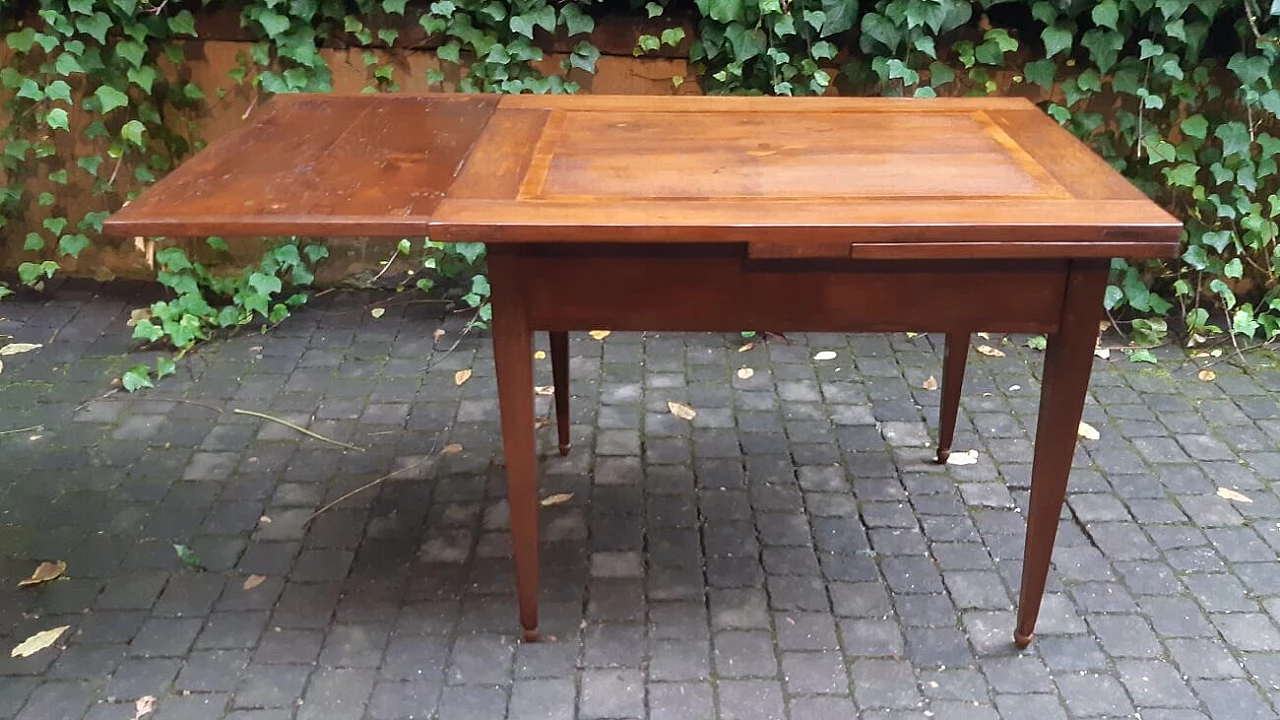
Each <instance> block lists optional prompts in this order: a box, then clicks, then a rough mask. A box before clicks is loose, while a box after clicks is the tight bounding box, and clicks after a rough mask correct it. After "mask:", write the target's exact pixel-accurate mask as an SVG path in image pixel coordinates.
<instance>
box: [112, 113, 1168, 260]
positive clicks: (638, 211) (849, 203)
mask: <svg viewBox="0 0 1280 720" xmlns="http://www.w3.org/2000/svg"><path fill="white" fill-rule="evenodd" d="M107 230H108V232H113V233H118V234H132V235H272V234H296V235H318V236H324V235H364V236H388V237H399V236H405V235H430V236H431V237H432V238H433V239H436V240H443V241H450V240H458V241H460V240H483V241H487V242H498V243H503V242H516V243H526V242H537V243H562V242H588V241H589V242H606V243H614V242H617V243H672V242H674V243H689V242H709V243H712V242H737V243H742V242H747V243H752V244H754V246H756V247H759V248H765V249H770V250H767V251H765V252H764V254H773V255H780V256H788V255H799V256H804V255H809V254H826V253H825V252H815V251H814V248H828V249H829V248H832V247H836V248H840V247H843V248H845V249H848V248H850V247H852V248H853V249H854V255H855V256H856V255H857V254H858V253H857V250H858V248H859V247H864V249H866V250H871V249H872V248H885V247H888V248H892V250H891V252H890V254H891V255H893V256H895V257H897V256H901V257H947V256H951V257H954V256H957V255H959V256H965V257H1112V256H1127V257H1168V256H1171V255H1173V254H1175V253H1176V250H1177V246H1178V241H1179V235H1180V231H1181V224H1180V223H1179V222H1178V221H1177V220H1176V219H1175V218H1173V217H1172V216H1170V215H1169V214H1168V213H1166V212H1165V211H1163V210H1162V209H1160V208H1159V207H1158V206H1157V205H1155V204H1154V203H1153V202H1151V200H1149V199H1148V198H1147V197H1146V196H1145V195H1143V194H1142V193H1141V192H1140V191H1138V190H1137V189H1136V188H1134V187H1133V186H1132V185H1131V184H1129V182H1128V181H1127V180H1125V179H1124V178H1123V177H1122V176H1121V175H1120V174H1119V173H1117V172H1116V171H1115V170H1113V169H1112V168H1111V167H1110V166H1109V165H1108V164H1107V163H1106V162H1104V161H1103V160H1102V159H1101V158H1099V157H1098V156H1096V155H1095V154H1094V153H1093V152H1092V151H1090V150H1089V149H1088V148H1087V147H1086V146H1085V145H1084V144H1082V143H1080V142H1079V141H1078V140H1076V139H1075V138H1074V137H1072V136H1071V135H1070V133H1068V132H1067V131H1066V130H1064V129H1062V128H1061V127H1059V126H1058V124H1057V123H1056V122H1054V121H1053V120H1052V119H1050V118H1049V117H1047V116H1046V115H1045V114H1044V113H1043V112H1041V111H1040V110H1039V109H1038V108H1036V107H1035V106H1034V105H1033V104H1031V103H1030V102H1028V101H1026V100H1022V99H1016V98H963V99H931V100H912V99H885V98H777V97H696V96H679V97H650V96H532V95H511V96H492V95H443V94H425V95H375V96H371V95H358V96H335V95H291V96H279V97H276V98H274V99H273V100H272V101H271V102H270V103H268V104H267V106H266V107H265V108H264V109H263V111H261V112H260V113H258V114H257V115H255V116H254V117H253V118H251V119H250V120H249V121H248V122H246V123H245V124H244V125H243V126H241V127H240V128H239V129H238V130H236V131H234V132H233V133H231V134H230V135H228V136H227V137H224V138H222V139H220V140H218V141H217V142H214V143H212V144H211V145H210V146H209V147H208V148H206V149H204V150H202V151H201V152H199V153H198V154H196V155H195V156H194V157H193V158H191V159H190V160H188V161H187V162H185V163H184V164H182V165H181V166H180V167H179V168H177V169H176V170H175V171H174V172H172V173H171V174H170V175H169V176H167V177H166V178H164V179H163V180H161V181H160V182H159V183H158V184H157V185H156V186H154V187H153V188H151V189H150V190H149V191H147V192H146V193H144V194H143V196H142V197H141V198H140V199H138V200H136V201H134V202H133V203H131V204H130V205H128V206H127V207H125V208H124V209H122V210H121V211H120V212H119V213H117V214H116V215H115V216H114V217H112V218H111V219H110V220H109V221H108V222H107ZM870 256H874V253H871V255H870Z"/></svg>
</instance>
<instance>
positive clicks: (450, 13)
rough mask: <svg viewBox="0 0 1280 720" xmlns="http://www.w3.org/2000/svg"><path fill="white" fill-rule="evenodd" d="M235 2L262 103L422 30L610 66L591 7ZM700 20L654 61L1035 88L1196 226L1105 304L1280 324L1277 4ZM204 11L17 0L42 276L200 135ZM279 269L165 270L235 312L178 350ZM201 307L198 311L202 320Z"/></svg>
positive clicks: (935, 2) (763, 11)
mask: <svg viewBox="0 0 1280 720" xmlns="http://www.w3.org/2000/svg"><path fill="white" fill-rule="evenodd" d="M631 4H632V7H633V8H634V10H635V11H636V12H638V13H641V14H643V15H646V16H648V17H649V18H661V17H665V16H669V15H671V16H674V15H675V13H672V12H670V11H669V10H668V2H667V0H654V1H652V2H642V0H631ZM237 7H238V9H239V12H240V17H241V22H242V24H243V25H244V26H245V27H246V28H248V29H249V30H250V31H251V32H253V33H255V34H256V36H257V38H258V41H257V42H256V43H255V44H253V45H252V46H251V47H250V48H249V49H248V50H247V51H246V52H245V53H244V55H243V57H242V58H241V65H240V67H239V68H237V69H236V70H235V71H234V72H233V74H232V77H233V79H234V80H237V81H239V82H241V83H245V84H247V85H249V86H250V87H252V88H253V89H254V90H255V92H258V93H263V94H269V93H279V92H295V91H303V90H315V91H326V90H329V89H331V87H332V74H331V72H330V70H329V68H328V65H327V64H326V61H325V60H324V56H323V55H322V54H321V53H320V52H319V51H318V50H319V48H321V47H333V46H345V47H352V48H356V49H357V50H356V54H355V55H353V57H358V58H360V61H361V62H363V65H364V68H365V70H366V73H367V87H366V88H365V89H366V90H368V91H371V92H376V91H394V90H396V89H398V88H399V87H400V82H401V80H403V78H402V77H400V76H399V75H398V73H401V72H403V71H402V70H401V69H400V68H401V67H402V64H399V63H393V62H391V60H390V59H389V58H394V54H395V52H396V48H398V47H402V46H404V45H405V43H406V38H407V37H409V36H410V35H411V33H410V32H409V31H410V30H413V31H415V32H417V35H418V37H421V36H422V33H425V35H426V36H427V37H428V38H430V39H431V44H432V45H436V44H438V45H439V49H438V51H437V54H438V57H439V61H440V62H439V65H438V67H436V68H433V69H431V70H429V71H427V75H428V77H427V78H426V79H427V80H428V82H429V83H431V85H432V86H433V87H437V88H440V89H457V90H462V91H492V92H572V91H575V90H577V89H578V85H577V83H576V82H575V81H574V80H572V79H570V78H571V77H577V78H581V77H582V76H581V74H580V73H581V72H583V71H586V72H591V71H593V70H594V68H595V63H596V61H597V60H598V58H599V52H598V50H597V49H596V48H595V47H594V46H593V45H592V44H591V42H590V38H591V33H592V32H593V30H594V28H595V21H594V19H593V17H592V11H593V10H594V7H593V5H592V0H569V1H568V2H561V3H557V2H550V1H549V0H420V1H419V2H414V3H409V2H407V1H406V0H325V2H314V1H308V0H301V1H298V2H287V3H286V2H280V0H248V2H244V3H241V4H239V5H238V6H237ZM691 9H692V10H693V11H694V12H695V17H694V29H695V30H696V37H692V38H691V37H686V31H685V27H686V26H684V25H682V24H680V23H676V22H673V23H670V26H669V27H661V26H660V27H658V28H655V29H654V30H653V31H652V34H644V35H640V36H639V37H637V39H636V44H635V53H636V54H637V55H643V54H647V53H653V52H659V51H663V52H671V51H673V50H675V51H681V49H686V48H687V52H688V55H689V60H690V67H691V71H692V75H693V76H694V77H696V78H697V80H698V82H699V83H700V84H701V85H702V88H703V89H704V90H705V91H707V92H711V93H738V94H780V95H803V94H826V93H834V92H842V93H848V94H866V93H871V94H881V95H888V96H906V97H933V96H937V95H982V94H991V93H1001V94H1005V93H1012V94H1024V95H1027V96H1030V97H1032V98H1033V99H1035V100H1036V101H1038V102H1039V103H1040V104H1041V106H1042V107H1043V108H1044V109H1045V111H1046V112H1047V113H1048V114H1049V115H1051V116H1052V117H1053V118H1055V119H1056V120H1057V121H1058V122H1060V123H1061V124H1063V125H1064V126H1065V127H1067V128H1068V129H1069V130H1070V131H1072V132H1073V133H1075V134H1076V135H1077V136H1079V137H1080V138H1081V139H1082V140H1084V141H1085V142H1086V143H1088V144H1089V145H1090V146H1091V147H1092V148H1093V149H1094V150H1096V151H1097V152H1098V153H1099V154H1100V155H1101V156H1102V157H1104V158H1105V159H1106V160H1107V161H1108V162H1110V163H1111V164H1112V165H1113V166H1115V167H1116V168H1117V169H1119V170H1120V171H1121V172H1123V173H1124V174H1125V175H1126V176H1127V177H1128V178H1130V179H1131V180H1132V181H1133V182H1134V183H1135V184H1136V185H1138V187H1140V188H1141V189H1142V190H1143V191H1145V192H1147V193H1148V194H1150V195H1151V196H1153V197H1155V198H1157V199H1158V200H1159V201H1160V202H1161V203H1162V204H1164V205H1165V206H1166V207H1168V208H1169V209H1170V210H1171V211H1172V212H1174V213H1175V214H1177V215H1178V216H1179V217H1180V218H1182V219H1184V220H1185V221H1186V222H1187V230H1186V234H1185V245H1184V249H1183V253H1182V255H1181V257H1180V258H1179V259H1178V260H1177V261H1175V262H1171V263H1152V262H1144V263H1128V262H1124V261H1119V260H1117V261H1115V262H1114V263H1113V269H1114V275H1113V281H1112V284H1111V286H1110V287H1109V288H1108V290H1107V296H1106V304H1107V308H1108V310H1109V311H1110V312H1112V313H1113V315H1115V316H1116V317H1117V319H1118V320H1119V321H1120V322H1122V323H1124V325H1123V326H1124V327H1127V328H1129V329H1130V330H1131V332H1132V334H1133V340H1134V341H1135V344H1137V345H1140V346H1141V345H1151V344H1156V343H1159V342H1161V341H1162V338H1163V337H1164V335H1165V333H1166V332H1167V328H1168V326H1169V320H1175V319H1176V320H1180V321H1181V322H1182V324H1183V325H1185V327H1186V328H1187V329H1188V330H1189V331H1190V334H1191V338H1192V340H1193V341H1194V340H1198V339H1202V338H1204V337H1206V336H1207V335H1210V334H1213V333H1215V332H1223V331H1225V332H1229V333H1233V334H1234V335H1236V336H1239V338H1243V339H1246V340H1248V339H1252V340H1254V341H1267V340H1271V339H1274V338H1275V337H1277V335H1280V282H1278V281H1277V273H1276V264H1277V261H1280V241H1278V239H1277V236H1278V235H1280V228H1278V226H1277V224H1276V221H1275V219H1274V218H1275V216H1276V215H1277V213H1280V172H1277V165H1278V163H1280V159H1278V158H1277V155H1278V154H1280V136H1278V134H1280V133H1278V131H1276V130H1275V128H1276V127H1277V122H1276V120H1277V114H1280V63H1278V62H1277V60H1278V58H1277V55H1278V54H1280V3H1261V2H1259V1H1258V0H1158V1H1156V2H1152V0H1101V1H1100V2H1090V3H1084V2H1066V1H1065V0H1062V1H1059V0H976V1H967V0H861V1H859V0H694V3H693V7H692V8H691ZM199 13H200V8H199V7H196V5H195V4H194V3H191V4H186V5H185V6H181V7H180V6H178V5H170V4H168V3H160V4H142V3H138V2H136V0H0V36H2V37H3V38H4V40H3V41H4V43H5V45H6V46H7V48H8V50H9V56H10V60H9V66H8V67H4V68H0V95H2V96H3V97H4V98H5V114H6V116H7V117H11V118H13V121H12V122H11V123H10V124H9V125H8V126H7V127H5V128H2V129H0V143H2V145H0V148H2V149H0V168H2V169H3V175H4V177H5V178H7V179H6V181H5V184H3V185H0V232H4V225H5V223H6V222H10V221H12V220H14V219H18V218H21V219H23V220H24V222H23V226H24V228H25V229H24V231H23V233H24V234H25V236H24V237H23V239H22V240H21V241H18V242H21V243H22V245H21V246H22V247H24V248H25V249H26V250H25V253H26V257H24V259H23V260H22V262H21V263H20V265H19V267H18V268H17V270H18V275H19V278H20V280H21V281H22V282H25V283H28V284H39V283H40V282H42V281H44V280H45V279H47V278H49V277H52V276H53V274H54V273H56V272H57V270H58V268H59V263H60V262H63V261H65V260H66V259H67V258H74V257H76V256H79V255H81V254H82V253H83V252H85V250H86V249H87V248H88V247H90V246H91V244H92V242H93V240H94V238H95V237H96V235H97V233H98V231H99V230H100V228H101V223H102V220H103V218H104V217H105V216H106V213H107V212H109V211H112V210H114V209H115V208H117V207H118V206H119V204H120V203H121V202H123V201H124V200H127V199H128V198H129V197H130V196H131V195H132V194H134V193H136V191H137V190H138V189H140V188H142V187H145V186H146V185H147V184H149V183H150V182H152V181H154V179H155V178H157V177H160V176H162V175H163V174H164V173H165V172H167V171H168V170H169V169H170V168H171V167H173V166H174V165H175V164H176V163H177V162H179V161H180V160H181V159H182V157H183V156H184V155H185V154H187V153H188V152H189V151H190V149H191V148H192V146H193V142H192V141H191V140H190V139H189V138H188V137H187V134H188V133H187V132H185V127H184V126H183V124H182V123H181V122H178V121H176V120H175V118H178V117H181V115H182V112H181V111H185V110H188V109H190V108H195V107H199V105H200V104H201V103H202V102H203V98H204V97H205V94H206V91H207V90H210V88H200V87H197V86H196V85H193V84H191V83H190V82H187V81H185V80H184V79H183V78H182V75H181V73H180V72H177V71H175V70H174V67H175V63H180V62H181V60H182V52H181V46H180V44H179V41H180V40H182V39H183V38H188V37H193V36H194V35H195V34H196V31H197V27H198V25H197V19H198V15H199ZM681 17H683V16H681ZM419 30H420V32H419ZM552 33H555V34H557V35H559V36H560V37H561V38H562V39H563V38H567V39H568V40H569V44H568V47H569V48H571V52H569V53H568V54H567V56H566V57H565V58H564V60H563V62H562V63H561V64H560V67H559V72H558V73H553V74H548V73H547V70H548V68H547V65H546V64H545V62H543V61H545V57H544V49H543V48H545V47H549V45H548V41H549V39H550V37H551V34H552ZM388 48H390V51H388ZM574 72H577V73H579V74H578V75H572V74H571V73H574ZM682 79H683V78H675V79H673V81H677V84H678V81H679V80H682ZM175 111H176V112H175ZM73 136H74V138H77V139H78V140H79V141H78V142H75V143H73V142H71V140H72V139H73ZM77 152H78V154H73V153H77ZM76 188H87V189H88V196H89V197H92V198H94V200H93V202H92V203H91V205H92V209H91V210H92V211H91V212H87V213H83V214H81V212H82V211H73V210H72V209H71V207H72V206H73V204H72V203H70V202H68V200H69V198H70V197H71V194H72V193H73V192H74V191H75V189H76ZM84 206H85V203H83V202H77V203H74V207H76V208H81V207H84ZM28 231H29V232H28ZM11 240H12V239H11ZM409 249H410V251H412V253H413V254H414V255H415V257H420V258H421V263H422V271H421V273H422V274H421V275H420V276H419V280H420V282H419V283H418V285H419V286H420V287H422V288H424V289H431V290H439V287H438V285H439V284H444V285H448V286H450V287H460V288H461V289H460V294H461V296H462V298H463V300H464V302H466V303H468V304H470V305H472V306H474V307H476V308H479V309H480V313H481V317H487V310H485V309H484V308H485V306H486V298H487V291H488V284H487V281H485V280H484V275H483V271H484V268H483V250H482V246H479V245H476V246H474V248H473V247H471V246H466V247H464V246H446V245H441V244H438V243H432V242H430V241H427V242H425V243H422V242H421V241H419V240H413V241H410V242H409ZM419 251H420V252H421V255H420V256H418V253H419ZM406 252H409V251H406ZM166 257H168V258H171V259H176V256H172V255H167V256H166ZM264 262H267V260H266V259H264ZM276 262H277V265H278V267H275V268H274V269H272V270H270V271H267V270H264V269H263V268H258V269H255V270H254V271H253V272H249V273H248V274H247V275H245V276H243V277H242V278H239V279H238V280H236V282H239V283H240V285H238V286H237V287H236V289H235V290H234V291H231V292H230V293H229V294H228V293H227V292H226V290H227V288H226V286H225V285H224V284H221V283H222V282H223V281H221V280H216V279H213V278H209V277H205V275H202V274H201V273H200V272H197V271H195V270H194V264H192V268H190V269H185V268H175V267H173V266H172V265H165V264H164V263H162V264H161V273H160V274H161V276H162V277H161V280H162V282H166V284H170V283H174V284H170V287H173V288H174V290H175V293H177V295H178V298H179V301H181V298H183V297H187V298H194V297H196V296H197V295H199V296H200V297H204V298H206V302H210V301H209V300H208V299H207V298H211V297H223V298H231V302H230V303H229V304H227V305H224V306H222V308H220V309H219V308H213V307H212V306H211V307H210V309H211V310H212V311H213V314H212V315H211V316H210V315H209V314H208V313H204V312H203V308H200V307H197V308H195V309H196V310H199V311H200V312H192V311H191V310H192V308H186V309H184V310H183V311H182V312H181V313H179V314H178V315H176V316H173V317H168V316H166V317H168V320H169V322H170V324H169V326H168V328H167V329H166V327H165V325H164V320H163V319H161V318H159V315H161V314H164V313H157V319H158V320H159V322H160V325H158V326H157V325H156V323H155V322H152V326H153V327H159V328H160V332H161V333H162V335H161V337H166V338H168V339H169V341H170V342H172V343H173V344H174V345H175V346H176V347H179V348H182V347H184V346H185V343H186V342H187V341H189V340H190V341H194V340H198V339H199V338H200V337H201V336H202V335H205V334H207V333H208V332H209V330H210V329H211V328H217V327H225V326H226V325H224V324H223V321H231V320H232V315H233V313H234V314H235V319H236V320H237V321H238V320H240V319H243V318H244V317H245V314H246V313H247V314H248V315H250V316H252V317H264V318H265V319H266V320H267V321H270V320H271V318H272V316H273V314H275V313H277V310H276V307H279V306H283V307H284V308H285V310H286V311H287V308H288V307H289V303H288V302H287V301H286V302H281V301H279V300H278V299H276V298H277V295H279V294H281V293H283V292H284V290H283V285H284V282H283V281H284V279H286V278H290V279H293V280H295V281H297V280H298V277H297V272H298V271H297V270H296V269H293V268H288V267H285V266H284V265H282V264H279V260H278V259H277V260H276ZM179 264H180V263H179ZM303 272H304V274H305V272H306V271H305V270H304V271H303ZM175 284H180V286H181V287H180V288H179V287H177V286H175ZM295 284H298V285H305V283H300V282H295ZM193 286H194V288H195V290H193ZM3 292H5V290H2V289H0V294H2V293H3ZM237 297H239V299H238V300H237V299H236V298H237ZM264 298H270V299H264ZM189 302H194V300H190V301H189ZM264 304H265V309H264ZM166 307H167V306H166ZM228 307H231V308H235V310H227V309H226V308H228ZM224 310H225V312H226V314H225V315H223V312H224ZM166 312H168V311H167V310H166ZM173 312H177V311H173ZM186 316H192V317H200V318H201V321H200V322H198V323H197V322H193V321H191V320H188V321H187V322H186V325H184V324H183V318H184V317H186ZM1216 318H1222V319H1221V320H1218V319H1216ZM232 324H235V323H232ZM146 332H147V334H148V335H151V334H154V332H155V331H153V330H148V331H146ZM1149 355H1150V353H1146V354H1145V355H1144V354H1143V353H1142V352H1135V353H1133V356H1132V357H1133V358H1134V359H1136V360H1139V361H1141V360H1145V359H1146V357H1147V356H1149Z"/></svg>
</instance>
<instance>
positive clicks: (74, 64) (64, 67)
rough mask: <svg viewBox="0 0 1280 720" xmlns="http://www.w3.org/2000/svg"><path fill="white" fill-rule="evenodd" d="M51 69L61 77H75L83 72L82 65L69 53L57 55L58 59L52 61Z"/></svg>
mask: <svg viewBox="0 0 1280 720" xmlns="http://www.w3.org/2000/svg"><path fill="white" fill-rule="evenodd" d="M53 69H54V70H56V71H57V73H58V74H59V75H62V76H63V77H66V76H69V75H75V74H76V73H83V72H84V65H82V64H80V60H79V58H77V57H76V56H75V55H72V54H71V53H68V52H64V53H60V54H59V55H58V59H57V60H54V61H53Z"/></svg>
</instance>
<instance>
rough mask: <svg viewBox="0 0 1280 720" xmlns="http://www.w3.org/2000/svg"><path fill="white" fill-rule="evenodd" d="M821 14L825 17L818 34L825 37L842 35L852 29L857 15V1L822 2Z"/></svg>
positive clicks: (835, 0) (826, 0) (836, 0)
mask: <svg viewBox="0 0 1280 720" xmlns="http://www.w3.org/2000/svg"><path fill="white" fill-rule="evenodd" d="M822 12H823V13H824V14H825V15H826V17H825V19H824V21H823V23H822V30H821V31H820V32H819V34H820V35H822V36H823V37H827V36H829V35H835V34H836V33H842V32H844V31H846V30H848V29H850V28H852V27H853V22H854V18H855V17H856V16H857V14H858V0H822Z"/></svg>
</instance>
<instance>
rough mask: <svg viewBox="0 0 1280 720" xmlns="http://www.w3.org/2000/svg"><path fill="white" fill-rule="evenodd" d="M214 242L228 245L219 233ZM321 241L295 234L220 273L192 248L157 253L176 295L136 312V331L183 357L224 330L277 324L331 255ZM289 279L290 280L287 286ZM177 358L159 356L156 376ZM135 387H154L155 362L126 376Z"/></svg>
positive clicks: (298, 301) (297, 302)
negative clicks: (254, 260)
mask: <svg viewBox="0 0 1280 720" xmlns="http://www.w3.org/2000/svg"><path fill="white" fill-rule="evenodd" d="M210 240H212V241H213V242H210V243H209V245H210V247H212V248H214V249H215V250H218V249H223V248H225V245H223V243H222V242H221V241H220V240H218V239H217V238H211V239H210ZM328 254H329V251H328V250H327V249H325V248H324V247H323V246H320V245H304V244H300V243H299V242H298V241H297V240H291V241H289V242H286V243H284V244H281V245H278V246H276V247H274V248H272V249H271V250H269V251H267V252H266V253H265V254H264V255H263V256H262V259H261V260H260V261H259V262H258V264H257V265H256V266H253V267H248V268H244V269H243V270H242V271H241V272H240V273H239V274H237V275H222V276H219V275H214V274H212V273H210V272H209V270H208V269H207V268H206V267H205V266H204V264H203V263H200V262H197V261H192V260H191V259H189V258H188V257H187V253H186V251H184V250H182V249H181V248H176V247H169V248H165V249H163V250H161V251H159V252H158V253H156V264H157V265H158V266H159V273H158V274H157V279H159V281H160V283H161V284H163V285H164V286H165V287H167V288H169V289H170V290H172V291H173V295H174V297H173V298H172V299H169V300H160V301H157V302H155V303H152V305H151V307H150V308H146V309H144V310H137V311H134V313H133V320H132V321H131V322H132V323H133V337H134V338H136V339H139V340H143V341H145V342H148V343H159V342H163V343H165V344H166V345H169V346H171V347H173V348H174V349H175V350H176V351H177V353H178V357H181V356H182V355H185V354H186V353H187V352H188V351H189V350H191V349H192V348H193V347H195V345H196V343H198V342H200V341H202V340H207V339H208V338H209V337H210V336H211V335H212V334H213V333H215V332H217V331H219V330H231V329H235V328H239V327H243V326H247V325H250V324H252V323H255V322H257V323H261V324H263V325H275V324H277V323H279V322H280V321H281V320H284V319H285V318H286V317H288V316H289V311H290V310H291V309H292V308H295V307H298V306H299V305H302V304H303V303H305V302H306V301H307V296H306V294H305V293H303V292H301V290H302V289H304V288H306V287H308V286H310V285H311V281H312V278H313V275H312V272H311V267H312V266H313V265H314V264H315V263H316V262H318V261H319V260H321V259H323V258H325V257H327V256H328ZM286 283H287V286H286ZM174 370H175V366H174V361H173V359H172V358H168V357H161V358H160V359H159V360H157V361H156V377H157V378H162V377H165V376H166V375H171V374H173V372H174ZM121 382H122V384H123V386H124V388H125V389H126V390H128V391H130V392H132V391H133V390H136V389H138V388H140V387H151V376H150V368H148V367H147V366H146V365H138V366H135V367H134V368H132V369H130V370H129V371H128V372H127V373H125V375H124V376H123V377H122V378H121Z"/></svg>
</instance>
